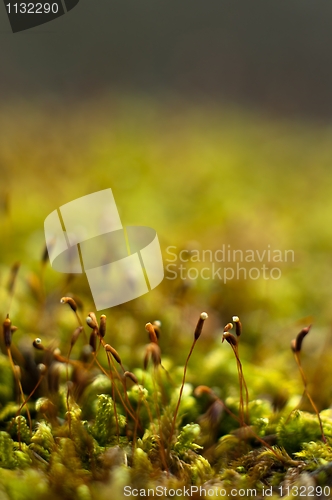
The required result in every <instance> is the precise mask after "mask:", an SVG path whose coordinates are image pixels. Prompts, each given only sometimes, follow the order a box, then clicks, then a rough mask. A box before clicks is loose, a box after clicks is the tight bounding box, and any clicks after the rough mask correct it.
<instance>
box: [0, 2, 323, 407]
mask: <svg viewBox="0 0 332 500" xmlns="http://www.w3.org/2000/svg"><path fill="white" fill-rule="evenodd" d="M0 7H1V8H0V39H1V65H2V71H1V80H0V90H1V94H0V110H1V112H0V131H1V134H0V197H1V207H0V209H1V232H2V237H1V249H0V257H1V275H0V283H1V299H2V300H1V314H2V316H4V315H5V314H6V313H7V312H8V309H9V308H10V313H11V316H12V317H13V321H14V322H15V323H16V324H17V325H18V326H19V327H20V330H19V331H18V332H17V334H15V335H16V336H17V338H18V339H19V338H20V335H21V336H22V337H23V335H25V334H28V335H30V337H31V338H32V339H33V338H34V337H35V336H36V334H38V335H39V336H42V335H43V336H44V337H45V336H47V337H49V339H54V338H58V339H60V340H59V342H65V339H66V335H69V333H70V332H71V331H72V329H73V328H74V327H75V318H74V317H72V315H71V313H70V311H69V310H67V309H66V308H64V307H63V306H61V305H60V304H59V300H60V298H61V296H62V295H66V294H69V293H72V294H73V295H74V296H76V297H79V298H80V299H81V300H82V302H83V306H82V315H83V314H86V313H87V312H89V310H92V309H93V302H92V297H91V294H90V292H89V289H88V287H87V283H86V278H85V277H84V276H78V277H76V278H75V279H74V278H73V277H64V276H61V275H59V274H58V273H56V272H54V271H52V269H50V268H49V266H48V265H47V264H43V263H42V262H41V258H42V254H43V249H44V234H43V222H44V220H45V218H46V216H47V215H48V214H49V213H50V212H51V211H53V210H54V209H55V208H57V207H59V206H61V205H62V204H64V203H67V202H69V201H71V200H73V199H75V198H77V197H79V196H83V195H85V194H88V193H91V192H95V191H98V190H100V189H103V188H108V187H111V188H112V190H113V193H114V196H115V200H116V202H117V205H118V208H119V211H120V215H121V218H122V222H123V224H124V225H131V224H133V225H147V226H151V227H153V228H154V229H156V231H157V233H158V235H159V239H160V242H161V246H162V249H163V253H164V257H165V259H166V258H167V251H166V249H167V247H168V246H169V245H172V246H176V248H177V250H176V252H177V253H178V252H179V251H180V250H182V249H187V250H188V251H189V252H190V251H191V250H199V251H201V250H203V249H211V250H213V251H214V250H217V249H220V248H222V245H226V246H227V245H231V248H234V249H242V250H243V251H246V250H253V251H256V250H258V251H259V252H263V251H264V249H267V248H271V249H272V250H273V249H276V250H280V251H284V250H285V249H287V250H288V249H291V250H293V252H294V261H288V262H280V263H277V267H279V268H280V269H281V276H280V279H278V280H272V279H270V280H264V279H263V278H262V277H260V278H259V279H233V280H231V281H229V282H227V283H226V284H225V283H224V282H223V281H221V280H219V279H213V280H204V279H201V278H198V279H197V280H181V279H176V280H170V279H168V278H169V276H168V275H166V279H165V280H164V282H163V283H162V284H161V285H160V286H159V287H158V289H156V290H155V291H153V292H151V293H149V294H148V295H146V296H144V297H141V298H139V299H136V300H135V301H132V302H130V303H128V304H124V305H122V306H118V307H116V308H113V309H112V310H110V311H107V312H106V314H107V315H108V316H109V317H110V318H112V320H111V321H112V323H111V324H112V327H111V330H112V335H113V336H114V343H115V344H116V347H117V348H118V349H119V350H121V352H122V355H123V357H124V359H126V361H127V362H128V364H129V365H130V364H131V365H133V364H135V363H141V359H142V352H143V351H140V350H139V349H138V350H136V349H135V351H134V350H133V349H132V347H133V345H142V346H144V343H145V342H146V333H145V331H144V324H145V323H146V322H147V321H149V320H154V319H160V320H161V321H162V324H163V331H164V334H163V337H162V340H161V342H162V348H163V352H164V353H165V356H169V358H170V361H169V362H170V363H172V362H178V363H180V364H183V362H184V356H185V352H186V349H187V345H189V344H190V341H191V339H192V332H193V328H194V325H195V323H196V321H197V318H198V315H199V313H200V312H201V311H203V310H206V311H207V312H208V313H209V315H210V319H209V322H208V323H207V325H206V335H205V337H204V338H202V341H201V344H200V345H201V350H200V351H198V352H197V354H195V356H196V361H195V360H194V361H193V365H195V362H196V363H199V362H200V356H201V355H202V351H203V352H204V355H205V356H210V357H208V358H207V359H208V361H209V363H208V366H209V368H207V369H206V374H205V378H204V376H203V380H201V381H200V382H201V383H203V382H205V383H210V384H213V381H214V377H215V376H216V373H218V376H220V377H222V376H226V375H227V374H228V372H227V370H228V368H227V366H228V365H227V363H228V361H229V359H230V356H229V357H228V355H229V353H228V351H229V349H227V346H225V345H223V346H222V347H221V345H220V338H221V332H222V327H223V325H224V324H225V323H227V322H228V321H230V319H231V317H232V315H233V314H237V315H239V316H240V318H241V320H242V322H243V325H244V334H243V340H242V338H241V342H242V344H243V356H244V358H245V360H246V361H247V362H248V363H250V365H248V366H250V373H253V374H256V370H258V373H263V374H264V373H265V372H261V371H260V370H263V369H264V367H265V368H266V369H267V367H269V369H270V370H273V369H275V370H276V373H277V374H278V377H279V378H278V377H277V378H278V381H279V383H280V384H282V383H283V381H284V383H285V384H290V382H289V381H288V380H289V370H292V373H294V378H295V380H296V376H297V375H296V370H295V367H294V362H293V360H292V356H291V352H290V349H289V345H290V340H291V339H292V338H293V337H294V336H295V335H296V334H297V333H298V331H299V329H301V328H302V327H303V326H305V325H307V324H309V323H313V324H314V328H313V333H312V334H311V335H309V336H308V339H306V341H305V344H306V346H307V348H306V349H307V353H310V356H309V354H304V356H307V358H305V361H306V363H307V365H308V369H309V373H310V370H311V375H312V380H315V377H316V379H317V380H320V381H322V370H324V367H325V366H327V361H326V359H328V358H327V357H328V356H329V355H330V354H331V352H330V349H331V347H330V337H331V329H330V325H331V321H332V308H331V300H332V291H331V278H332V258H331V250H332V234H331V233H332V229H331V228H332V196H331V194H332V173H331V155H332V127H331V117H332V99H331V87H332V64H331V63H332V50H331V47H332V31H331V29H330V20H331V17H332V5H331V4H329V3H327V2H323V1H320V0H316V1H315V2H312V1H307V0H301V1H278V2H277V1H272V2H265V1H263V0H262V1H254V2H248V1H246V0H238V1H236V2H234V1H230V0H229V1H227V0H206V1H204V2H202V1H201V0H199V1H198V0H181V2H179V1H175V0H167V1H166V0H159V1H158V2H155V1H152V0H126V1H123V0H114V1H113V0H112V1H111V0H98V2H93V1H89V0H81V1H80V3H79V5H78V6H77V7H76V8H75V9H73V10H72V11H71V12H70V13H68V14H66V15H65V16H63V17H61V18H59V19H57V20H56V21H53V22H51V23H49V24H45V25H43V26H40V27H38V28H34V29H32V30H28V31H26V32H21V33H18V34H15V35H13V34H12V33H11V31H10V26H9V22H8V19H7V18H6V12H5V8H4V6H0ZM269 246H270V247H269ZM15 262H20V263H21V268H20V271H19V273H18V279H17V283H16V284H15V293H14V298H13V300H12V301H11V300H10V299H9V295H10V294H9V293H8V290H9V288H10V285H8V280H9V279H10V267H11V266H12V265H13V264H14V263H15ZM166 264H167V263H166ZM217 264H218V263H217ZM267 265H268V264H267ZM190 266H191V267H195V268H200V264H197V263H191V264H190ZM255 267H258V266H257V263H255ZM20 332H21V333H20ZM30 337H29V338H30ZM228 347H229V346H228ZM211 353H212V354H211ZM216 353H217V354H218V356H217V355H216ZM213 356H214V357H213ZM172 360H173V361H172ZM223 363H224V366H223ZM220 365H221V367H220ZM318 365H319V366H320V372H318V374H317V373H316V366H318ZM233 368H234V376H235V377H236V372H235V367H233ZM233 368H232V369H233ZM218 370H219V371H218ZM280 374H281V375H280ZM191 376H192V377H193V380H195V376H194V374H192V375H191ZM282 377H284V378H282ZM324 377H325V379H326V384H325V385H326V389H325V392H324V391H323V390H322V397H321V405H327V404H329V401H330V399H329V398H330V396H331V394H330V387H331V383H330V382H331V380H330V379H331V377H330V375H329V374H328V372H326V373H325V372H324ZM263 379H264V380H266V384H267V385H268V376H266V374H265V378H264V377H263ZM256 380H257V377H256ZM260 383H261V384H262V383H263V382H262V381H261V382H260ZM258 386H259V388H258V389H257V394H260V393H262V392H264V390H268V389H267V388H266V387H264V388H263V387H262V386H261V385H259V384H258ZM258 386H257V387H258ZM290 390H291V389H290Z"/></svg>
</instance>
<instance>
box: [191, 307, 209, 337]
mask: <svg viewBox="0 0 332 500" xmlns="http://www.w3.org/2000/svg"><path fill="white" fill-rule="evenodd" d="M206 319H208V315H207V313H206V312H202V313H201V314H200V317H199V320H198V323H197V325H196V328H195V333H194V337H195V340H198V339H199V337H200V336H201V333H202V329H203V325H204V321H205V320H206Z"/></svg>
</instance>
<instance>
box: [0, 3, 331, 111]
mask: <svg viewBox="0 0 332 500" xmlns="http://www.w3.org/2000/svg"><path fill="white" fill-rule="evenodd" d="M331 26H332V3H331V2H327V1H325V0H324V1H322V0H310V1H309V0H299V1H293V0H278V1H276V0H274V1H269V2H268V1H266V0H261V1H258V0H236V1H234V0H81V1H80V3H79V5H78V6H77V7H75V9H74V10H72V11H71V12H70V13H68V14H66V15H65V16H63V17H61V18H59V19H58V20H55V21H53V22H51V23H48V24H45V25H43V26H41V27H38V28H34V29H32V30H29V31H26V32H21V33H18V34H15V35H14V34H12V33H11V31H10V27H9V22H8V19H7V18H6V12H5V7H4V6H3V5H0V44H1V49H0V50H1V68H2V70H1V79H0V90H1V96H2V97H1V98H2V99H7V98H8V95H9V94H11V95H21V96H23V97H29V96H30V94H34V95H43V94H45V93H46V94H48V95H50V94H52V95H55V96H59V97H61V98H67V97H68V96H70V97H71V96H77V97H78V98H79V97H81V96H82V97H86V96H87V95H96V94H97V93H98V92H104V91H105V90H106V91H108V90H112V89H114V90H118V89H121V90H123V89H124V90H128V91H132V90H135V91H136V90H137V91H139V92H142V91H143V92H148V93H151V92H152V93H158V94H159V95H161V94H165V93H166V94H168V93H179V94H180V95H184V96H186V97H188V96H190V98H194V99H196V98H198V99H201V98H204V99H206V98H208V99H218V100H227V101H231V102H235V103H239V104H246V105H249V106H259V107H260V108H262V109H264V110H267V111H268V112H272V113H278V114H280V113H281V114H287V115H307V116H310V117H314V118H324V119H329V118H330V117H331V116H332V99H331V98H330V95H331V88H332V50H331V49H332V28H331Z"/></svg>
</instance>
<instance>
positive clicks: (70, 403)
mask: <svg viewBox="0 0 332 500" xmlns="http://www.w3.org/2000/svg"><path fill="white" fill-rule="evenodd" d="M61 303H62V304H66V305H68V306H69V307H70V309H71V310H72V311H73V313H74V316H75V318H76V321H77V323H78V325H77V327H76V328H75V329H74V330H73V332H72V334H71V335H70V337H69V339H68V343H67V345H66V348H65V353H64V354H63V353H61V351H60V349H59V347H58V346H57V345H56V343H55V342H54V341H49V340H46V341H44V340H43V339H41V338H39V337H36V338H35V339H34V340H33V341H32V342H31V344H32V345H31V347H30V349H29V350H27V349H26V348H25V349H24V350H22V352H21V351H20V347H19V344H18V345H16V344H15V341H14V342H13V334H14V332H15V331H16V330H17V328H16V327H14V326H13V325H12V321H11V318H10V317H9V315H7V316H6V318H5V319H4V321H3V343H2V344H3V351H4V352H3V353H2V354H1V355H0V375H1V382H0V402H1V410H0V425H1V430H0V488H2V489H3V490H4V492H5V493H6V495H7V496H6V498H7V497H8V498H10V499H11V498H13V499H16V498H22V497H20V496H19V493H18V490H19V486H18V483H17V481H18V478H20V483H21V484H22V485H23V484H24V485H25V486H24V487H23V486H22V488H24V489H25V488H26V496H25V497H24V498H28V499H29V498H33V499H34V500H35V499H39V498H46V497H47V498H51V499H52V498H54V499H58V498H59V499H60V498H62V499H63V498H68V499H69V498H70V499H72V498H74V499H78V500H81V499H82V500H83V499H93V498H96V499H97V498H98V499H100V498H101V499H103V498H105V499H106V498H108V497H109V494H110V491H112V492H115V493H114V495H115V496H114V498H119V499H120V498H124V497H125V492H126V491H129V489H130V490H134V489H137V491H143V492H146V491H148V490H149V489H150V490H153V491H155V492H156V491H157V490H156V488H157V487H160V488H164V490H162V489H160V491H164V493H163V495H164V498H167V491H170V490H171V489H174V490H176V489H177V488H183V487H188V486H189V485H191V486H193V487H195V488H196V487H197V488H198V487H200V488H205V489H206V490H208V491H210V490H211V491H212V490H213V491H214V494H215V496H218V492H219V493H220V492H222V491H224V492H226V493H225V494H226V495H228V494H230V492H231V491H232V490H233V491H235V490H236V491H239V492H240V491H244V490H245V489H246V488H247V489H248V488H252V489H255V491H256V494H257V495H256V496H257V498H260V497H261V498H263V497H264V491H265V492H267V491H268V492H271V495H275V497H276V498H277V497H278V495H279V494H280V488H283V491H284V492H286V491H288V490H289V488H290V490H289V491H291V492H292V491H293V490H292V488H293V487H294V488H295V487H297V488H300V487H301V486H303V485H304V484H307V485H308V487H309V486H310V485H311V486H313V487H315V488H317V487H324V486H325V487H329V486H328V485H329V484H330V482H329V481H330V480H329V478H330V476H331V471H332V467H331V465H330V464H331V463H332V448H331V442H332V411H331V410H329V409H327V410H322V411H319V410H318V408H317V406H316V404H315V403H314V400H313V398H312V396H311V394H310V392H309V390H308V382H307V378H306V377H305V374H304V370H303V367H302V364H301V359H300V353H301V350H302V342H303V339H304V337H305V336H306V335H307V334H308V332H309V330H310V327H306V328H303V329H302V330H301V331H300V333H299V335H298V336H297V337H296V339H295V340H294V341H292V343H291V347H292V351H293V354H294V357H295V360H296V363H297V365H298V368H299V370H300V374H301V379H302V382H303V387H304V392H303V395H302V399H303V398H307V400H308V401H309V402H310V404H311V407H312V410H313V413H310V412H307V411H304V410H301V409H300V408H301V405H300V401H298V404H297V405H296V407H295V409H294V398H293V399H292V398H290V399H289V401H287V398H286V400H285V401H284V402H283V403H280V402H279V403H278V404H277V403H275V404H274V403H273V402H272V400H271V399H270V398H269V397H266V398H261V399H250V390H249V388H250V386H248V382H247V380H246V378H245V369H244V367H243V361H242V360H241V355H240V349H239V343H240V340H242V338H243V337H245V333H244V334H243V333H242V331H243V328H242V323H241V321H240V319H239V317H238V316H233V317H232V323H231V322H229V323H227V324H226V326H225V327H224V329H223V331H222V334H221V340H222V342H225V341H226V343H227V344H229V346H230V347H231V349H232V351H233V354H234V357H235V365H234V363H232V360H231V359H229V360H228V361H227V363H229V367H228V370H229V373H231V370H232V369H233V368H232V367H231V365H232V364H233V365H234V369H235V366H236V372H235V373H237V379H238V387H239V395H238V394H237V393H236V391H234V390H233V388H234V389H235V386H234V384H233V382H234V377H233V379H232V380H233V382H232V390H231V391H230V393H229V395H228V396H227V395H225V396H222V394H223V393H224V394H225V392H223V390H222V389H223V386H227V384H228V381H227V379H225V378H224V379H223V380H217V379H216V378H215V383H214V384H213V385H211V386H208V385H199V384H195V385H193V384H192V383H188V382H187V376H188V374H189V376H190V377H189V378H190V380H195V378H193V376H192V370H191V369H190V365H191V362H190V361H191V358H192V357H194V354H195V355H197V357H198V356H199V353H198V352H197V349H195V347H196V345H197V343H199V342H200V341H201V337H202V335H203V336H204V325H205V322H206V321H207V320H208V314H207V313H205V312H202V313H201V314H200V315H199V317H198V321H197V324H196V327H195V328H194V329H193V334H192V335H193V336H192V343H191V347H190V349H189V352H188V354H187V356H186V358H185V359H184V366H183V368H181V369H180V368H179V367H176V366H173V367H172V366H171V365H172V363H170V360H169V359H167V357H166V362H165V361H163V353H162V345H163V342H164V341H165V338H166V337H167V335H166V332H164V331H163V328H162V324H161V322H160V321H153V322H148V323H147V324H146V325H145V334H144V335H146V334H147V337H148V344H147V345H146V347H145V348H144V350H143V351H142V360H141V366H136V367H135V366H129V365H128V361H127V360H128V357H126V361H124V360H123V357H122V354H121V351H122V349H123V346H122V347H121V346H120V348H117V347H115V346H114V345H113V341H112V335H111V334H110V333H109V331H108V330H109V329H111V328H112V326H111V322H109V321H108V320H107V318H106V315H105V314H103V315H101V316H100V318H99V319H98V318H97V317H96V315H95V313H94V312H90V313H89V314H88V315H87V316H86V320H85V322H84V321H83V320H82V319H81V316H80V312H79V310H80V308H79V307H78V305H77V303H76V300H75V299H74V298H72V297H69V296H68V297H63V298H62V299H61ZM85 323H86V326H85ZM87 327H88V329H89V330H90V334H88V333H87V331H86V328H87ZM142 331H144V329H143V328H142ZM233 331H234V333H232V332H233ZM14 340H15V336H14ZM79 346H80V347H79ZM222 349H224V348H222ZM194 351H195V352H194ZM192 361H195V363H193V372H194V371H195V366H196V367H197V360H196V359H195V360H192ZM204 369H205V367H204V359H201V360H200V362H199V370H201V372H203V370H204ZM250 381H252V377H250ZM35 483H38V487H36V488H32V487H31V485H32V484H35ZM30 488H31V492H30ZM125 488H127V490H125ZM287 488H288V490H287ZM193 491H196V490H193ZM322 491H323V490H322ZM325 493H326V491H325ZM211 494H212V493H211ZM239 494H241V493H239ZM287 494H288V493H287ZM142 495H143V493H142ZM265 496H266V495H265ZM269 496H270V495H269Z"/></svg>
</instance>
